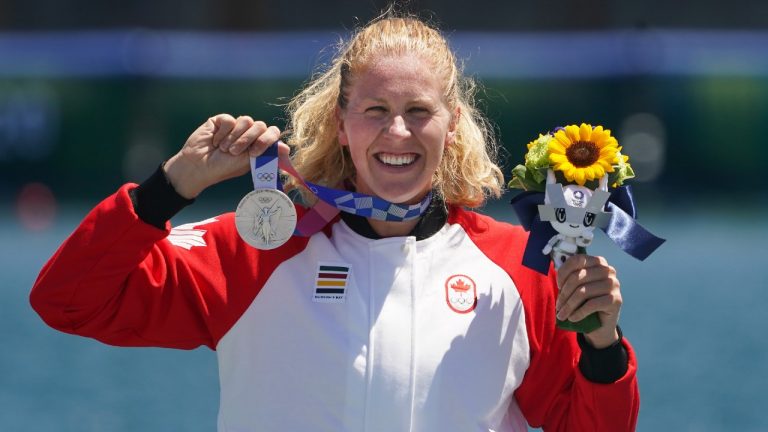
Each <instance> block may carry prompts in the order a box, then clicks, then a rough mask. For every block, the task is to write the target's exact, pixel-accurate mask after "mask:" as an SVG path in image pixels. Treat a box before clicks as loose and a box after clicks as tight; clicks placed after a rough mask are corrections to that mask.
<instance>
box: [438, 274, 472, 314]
mask: <svg viewBox="0 0 768 432" xmlns="http://www.w3.org/2000/svg"><path fill="white" fill-rule="evenodd" d="M445 301H446V302H447V303H448V307H450V308H451V309H452V310H453V311H454V312H456V313H462V314H463V313H469V312H471V311H473V310H474V309H475V306H477V285H476V284H475V281H473V280H472V278H471V277H469V276H467V275H463V274H455V275H453V276H451V277H449V278H448V279H446V281H445Z"/></svg>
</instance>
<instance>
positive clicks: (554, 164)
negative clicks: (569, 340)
mask: <svg viewBox="0 0 768 432" xmlns="http://www.w3.org/2000/svg"><path fill="white" fill-rule="evenodd" d="M634 175H635V174H634V171H632V167H631V166H630V164H629V157H628V156H626V155H623V154H621V147H620V146H619V144H618V141H617V140H616V138H614V137H613V136H612V135H611V131H610V130H608V129H604V128H603V127H602V126H592V125H589V124H586V123H582V124H581V125H578V126H577V125H568V126H565V127H558V128H556V129H555V130H554V131H552V132H548V133H546V134H539V137H538V138H537V139H535V140H533V141H531V142H530V143H529V144H528V152H527V153H526V154H525V163H524V164H521V165H517V166H516V167H515V168H514V169H513V170H512V180H510V182H509V187H510V188H515V189H522V190H523V191H524V192H523V193H521V194H519V195H517V196H516V197H515V198H513V200H512V205H513V207H514V209H515V211H516V213H517V215H518V217H519V219H520V222H521V223H522V225H523V227H524V228H525V229H526V230H528V231H530V233H531V234H530V236H529V238H528V244H527V245H526V250H525V253H524V255H523V264H524V265H525V266H527V267H530V268H532V269H534V270H537V271H539V272H541V273H544V274H546V273H547V272H548V271H549V264H550V261H551V262H553V264H554V267H555V269H557V268H559V267H560V265H562V263H563V262H565V260H566V259H568V257H570V256H572V255H574V254H577V253H586V247H587V246H589V244H590V243H591V242H592V239H593V236H594V234H593V231H594V229H595V228H600V229H602V230H603V231H605V232H606V234H607V235H608V237H609V238H610V239H611V240H613V241H614V242H615V243H616V244H617V245H619V247H621V248H622V249H623V250H624V251H625V252H627V253H629V254H630V255H632V256H634V257H636V258H638V259H640V260H644V259H645V258H646V257H647V256H648V255H650V254H651V253H652V252H653V251H654V250H656V248H658V247H659V246H660V245H661V244H662V243H663V242H664V239H661V238H658V237H656V236H654V235H653V234H651V233H650V232H648V231H646V230H645V229H644V228H643V227H642V226H640V225H639V224H637V222H636V221H635V218H636V210H635V206H634V198H633V197H632V192H631V189H630V188H629V187H628V186H624V185H623V184H624V181H625V180H627V179H630V178H632V177H634ZM609 185H610V187H609ZM558 326H559V327H561V328H565V329H568V330H574V331H579V332H583V333H588V332H590V331H592V330H594V329H596V328H598V327H599V326H600V321H599V319H598V317H597V315H596V314H593V315H590V316H588V317H587V318H585V319H584V320H582V321H579V322H577V323H572V322H567V321H566V322H563V321H558Z"/></svg>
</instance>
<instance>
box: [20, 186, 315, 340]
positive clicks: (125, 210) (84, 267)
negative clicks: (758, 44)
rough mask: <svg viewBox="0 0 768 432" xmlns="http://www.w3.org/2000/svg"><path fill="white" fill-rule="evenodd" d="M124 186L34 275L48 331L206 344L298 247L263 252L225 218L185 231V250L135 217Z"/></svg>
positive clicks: (296, 242)
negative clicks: (242, 238) (187, 237)
mask: <svg viewBox="0 0 768 432" xmlns="http://www.w3.org/2000/svg"><path fill="white" fill-rule="evenodd" d="M133 187H135V185H125V186H124V187H122V188H121V189H120V190H119V191H117V193H115V194H114V195H112V196H110V197H108V198H107V199H106V200H104V201H102V202H101V203H100V204H99V205H97V206H96V208H94V209H93V210H92V211H91V212H90V213H89V214H88V215H87V216H86V217H85V219H84V220H83V221H82V222H81V224H80V226H79V227H78V228H77V229H76V230H75V231H74V232H73V233H72V235H71V236H70V237H69V238H68V239H67V240H66V241H65V242H64V244H63V245H62V246H61V247H60V248H59V249H58V250H57V251H56V253H55V254H54V255H53V256H52V257H51V258H50V260H49V261H48V262H47V263H46V265H45V266H44V267H43V269H42V271H41V272H40V275H39V276H38V278H37V281H36V282H35V285H34V287H33V288H32V292H31V295H30V302H31V304H32V307H33V308H34V309H35V311H37V313H38V314H39V315H40V316H41V317H42V319H43V320H44V321H45V322H46V323H47V324H48V325H50V326H51V327H53V328H56V329H58V330H61V331H63V332H67V333H72V334H78V335H81V336H88V337H92V338H95V339H98V340H100V341H102V342H105V343H108V344H111V345H119V346H161V347H169V348H183V349H192V348H195V347H198V346H200V345H206V346H208V347H210V348H215V346H216V344H217V343H218V340H219V339H220V338H221V337H223V335H224V334H226V332H227V331H228V330H229V329H230V328H231V326H232V325H234V323H235V322H236V321H237V319H238V318H239V317H240V315H242V313H243V312H244V311H245V309H246V308H247V307H248V305H250V303H251V302H252V301H253V299H254V297H255V296H256V295H257V294H258V291H259V289H260V287H261V286H263V283H264V281H265V280H266V278H268V277H269V275H270V274H271V272H272V271H273V270H274V269H275V268H276V267H277V265H279V263H280V262H282V261H283V260H284V259H287V257H289V256H291V255H292V254H295V253H296V252H297V251H298V250H299V248H300V247H301V245H302V242H304V243H305V242H306V239H291V241H289V243H288V244H286V245H284V246H282V247H281V248H278V249H275V250H273V251H269V252H270V253H269V254H266V253H264V252H263V251H258V250H256V249H253V248H251V247H249V246H247V245H246V244H245V243H243V242H241V241H239V240H238V238H237V233H236V232H235V230H234V228H233V225H234V223H233V215H232V214H227V215H224V216H220V217H217V218H215V219H214V220H209V221H204V222H202V223H200V224H198V225H195V226H194V227H193V228H194V229H193V230H192V231H193V232H194V233H196V234H197V236H198V237H195V236H194V235H193V236H192V237H193V238H192V239H191V242H190V243H188V244H187V246H188V247H179V246H174V245H173V244H172V243H171V242H170V241H169V240H168V238H167V237H168V235H169V233H170V224H168V223H167V224H166V227H165V229H164V230H161V229H158V228H156V227H154V226H152V225H149V224H147V223H145V222H143V221H142V220H141V219H139V218H138V216H137V215H136V213H135V212H134V210H133V204H132V202H131V198H130V196H129V194H128V191H129V190H130V189H131V188H133ZM201 234H202V235H201ZM177 243H178V242H177ZM190 245H191V246H190Z"/></svg>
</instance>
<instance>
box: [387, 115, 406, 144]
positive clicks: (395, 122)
mask: <svg viewBox="0 0 768 432" xmlns="http://www.w3.org/2000/svg"><path fill="white" fill-rule="evenodd" d="M387 132H388V133H389V134H390V135H392V136H394V137H398V138H408V137H410V136H411V131H410V130H409V129H408V125H407V124H406V123H405V119H404V118H403V116H401V115H396V116H394V117H393V118H392V123H390V124H389V127H388V128H387Z"/></svg>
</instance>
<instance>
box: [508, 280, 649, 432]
mask: <svg viewBox="0 0 768 432" xmlns="http://www.w3.org/2000/svg"><path fill="white" fill-rule="evenodd" d="M519 273H520V274H518V276H517V278H516V279H517V280H516V281H515V283H516V285H518V286H519V287H520V286H521V285H522V286H527V287H529V288H528V289H525V288H523V289H521V291H522V293H521V295H522V296H523V305H524V308H525V312H526V320H525V321H526V326H527V329H528V338H529V343H530V352H531V362H530V366H529V367H528V370H527V371H526V374H525V378H524V379H523V383H522V385H521V386H520V387H519V388H518V389H517V391H516V392H515V398H516V399H517V403H518V406H519V407H520V409H521V411H522V412H523V414H524V415H525V417H526V419H527V420H528V423H529V424H530V425H531V426H534V427H541V428H542V429H544V430H545V431H569V432H572V431H576V432H579V431H594V432H603V431H605V432H623V431H634V430H635V424H636V423H637V414H638V411H639V407H640V395H639V391H638V387H637V378H636V370H637V361H636V358H635V354H634V351H633V350H632V347H631V346H630V345H629V343H628V342H627V341H626V340H623V341H622V343H623V344H624V347H625V348H626V350H627V354H628V359H629V365H628V368H627V372H626V373H625V374H624V376H623V377H621V378H620V379H619V380H617V381H616V382H614V383H612V384H598V383H593V382H591V381H589V380H587V379H586V378H585V377H584V375H582V373H581V370H580V369H579V366H578V362H579V357H580V355H581V349H580V348H579V346H578V343H577V342H576V337H575V336H576V334H575V333H573V332H569V331H564V330H560V329H558V328H557V327H556V326H555V314H554V310H555V304H554V303H555V299H556V293H557V282H556V280H555V277H554V272H551V275H550V277H548V278H544V277H539V276H538V274H534V273H535V272H533V271H529V270H528V269H521V271H520V272H519ZM536 279H538V281H536ZM526 291H527V292H526Z"/></svg>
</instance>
